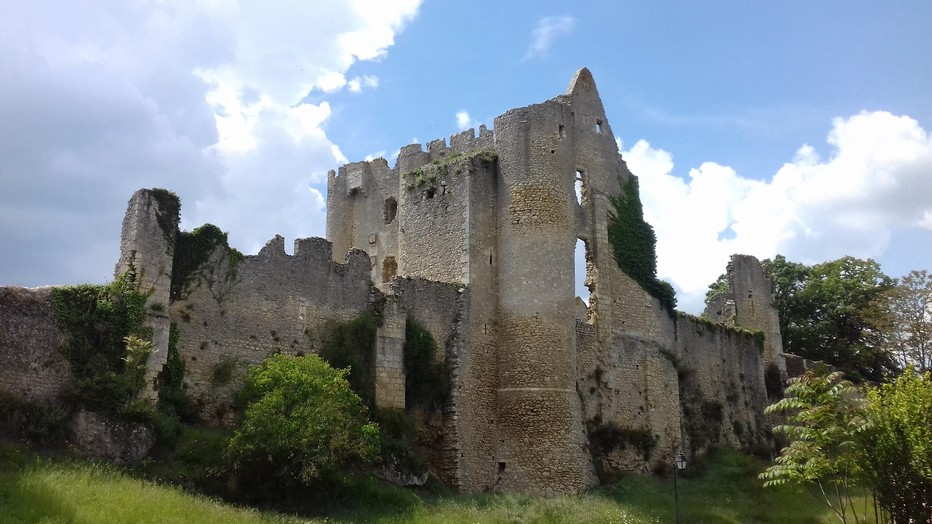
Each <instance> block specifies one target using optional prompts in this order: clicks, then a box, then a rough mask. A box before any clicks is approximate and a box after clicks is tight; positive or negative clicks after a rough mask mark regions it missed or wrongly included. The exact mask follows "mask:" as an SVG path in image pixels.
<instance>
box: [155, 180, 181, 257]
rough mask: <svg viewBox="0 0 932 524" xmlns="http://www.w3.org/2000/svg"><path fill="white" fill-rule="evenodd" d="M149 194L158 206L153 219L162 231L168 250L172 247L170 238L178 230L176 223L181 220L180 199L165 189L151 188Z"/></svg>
mask: <svg viewBox="0 0 932 524" xmlns="http://www.w3.org/2000/svg"><path fill="white" fill-rule="evenodd" d="M149 194H151V195H152V198H153V199H155V201H156V202H157V203H158V205H159V210H158V212H157V213H156V215H155V217H156V220H157V221H158V223H159V227H160V228H161V229H162V235H163V236H164V237H165V243H166V244H168V246H169V249H172V248H173V247H174V246H173V244H172V237H174V236H175V234H176V231H177V229H178V221H179V220H180V219H181V199H180V198H178V195H176V194H175V193H173V192H172V191H169V190H167V189H161V188H157V187H155V188H152V189H150V190H149Z"/></svg>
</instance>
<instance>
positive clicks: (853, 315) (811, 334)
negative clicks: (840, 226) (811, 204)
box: [764, 256, 897, 382]
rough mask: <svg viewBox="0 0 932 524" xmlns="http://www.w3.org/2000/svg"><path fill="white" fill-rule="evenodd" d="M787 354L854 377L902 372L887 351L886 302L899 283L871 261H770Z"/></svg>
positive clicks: (878, 377) (875, 378)
mask: <svg viewBox="0 0 932 524" xmlns="http://www.w3.org/2000/svg"><path fill="white" fill-rule="evenodd" d="M764 263H765V267H766V268H767V269H768V270H769V273H770V276H771V282H772V286H773V295H774V298H773V303H774V306H775V307H776V308H777V311H778V312H779V314H780V323H781V326H780V328H781V332H782V335H783V345H784V349H785V350H786V352H787V353H792V354H795V355H799V356H802V357H806V358H810V359H813V360H821V361H824V362H826V363H827V364H831V365H833V366H836V367H838V368H840V369H843V370H845V371H846V372H848V373H849V375H850V376H851V377H852V378H853V379H855V380H860V379H868V380H873V381H876V382H880V381H881V380H882V379H883V377H884V376H886V375H889V374H890V373H891V372H892V371H894V370H896V369H897V366H896V363H895V362H894V361H893V360H892V359H891V358H890V355H889V353H887V352H886V351H885V350H884V347H883V328H884V326H886V325H888V320H887V318H886V310H885V307H884V305H883V304H884V303H885V300H886V293H887V292H888V290H890V289H891V288H892V287H893V285H894V280H893V279H891V278H890V277H888V276H887V275H885V274H884V273H883V271H881V269H880V265H879V264H878V263H877V262H875V261H873V260H871V259H868V260H861V259H858V258H854V257H842V258H840V259H838V260H833V261H829V262H824V263H821V264H816V265H814V266H811V267H810V266H805V265H803V264H798V263H794V262H788V261H786V259H785V258H784V257H782V256H777V257H775V258H774V260H773V261H770V260H766V261H765V262H764Z"/></svg>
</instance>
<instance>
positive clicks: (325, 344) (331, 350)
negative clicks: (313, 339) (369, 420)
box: [320, 315, 378, 408]
mask: <svg viewBox="0 0 932 524" xmlns="http://www.w3.org/2000/svg"><path fill="white" fill-rule="evenodd" d="M377 329H378V324H377V323H376V320H375V318H373V317H372V316H371V315H361V316H359V317H358V318H356V319H355V320H353V321H351V322H331V323H329V324H328V325H326V326H325V327H324V330H323V331H324V332H323V336H322V337H321V340H322V345H321V348H320V356H321V357H322V358H323V359H324V360H326V361H327V363H329V364H330V365H331V366H332V367H334V368H338V369H339V368H346V367H349V368H350V372H349V374H348V375H347V376H346V379H347V381H349V383H350V387H351V388H352V389H353V391H354V392H355V393H356V394H357V395H359V396H360V397H361V398H362V399H363V401H364V402H365V403H366V405H368V406H369V407H370V408H372V407H374V406H375V336H376V330H377Z"/></svg>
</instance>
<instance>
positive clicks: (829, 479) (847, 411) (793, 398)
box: [760, 371, 869, 522]
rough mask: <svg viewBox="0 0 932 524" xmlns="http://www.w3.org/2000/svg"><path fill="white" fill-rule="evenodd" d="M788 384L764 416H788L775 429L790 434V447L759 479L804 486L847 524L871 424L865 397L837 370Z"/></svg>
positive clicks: (861, 471)
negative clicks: (864, 436)
mask: <svg viewBox="0 0 932 524" xmlns="http://www.w3.org/2000/svg"><path fill="white" fill-rule="evenodd" d="M788 384H789V385H788V387H787V388H786V396H785V397H784V398H783V399H782V400H780V401H778V402H776V403H775V404H772V405H770V406H769V407H768V408H767V410H766V413H768V414H770V413H781V414H783V415H785V416H786V418H787V421H788V423H787V424H783V425H779V426H776V427H775V428H774V432H775V433H783V434H784V435H786V437H787V439H788V440H789V444H788V445H787V446H786V447H784V448H783V450H782V451H781V452H780V456H779V457H777V458H776V463H775V464H774V465H772V466H770V467H769V468H767V470H766V471H765V472H763V473H761V475H760V478H761V480H764V486H765V487H766V486H778V485H781V484H786V483H794V484H800V485H803V486H805V487H806V488H807V489H809V491H810V493H812V494H813V496H815V497H816V498H818V499H819V500H821V501H822V502H824V503H825V504H826V505H827V506H828V507H830V508H831V509H832V511H834V512H835V514H836V515H837V516H838V518H839V519H841V521H842V522H846V519H847V518H848V516H849V514H851V512H852V505H853V501H852V498H851V493H852V490H853V489H854V487H855V486H856V481H857V479H858V478H859V476H860V475H862V473H863V469H862V467H861V464H862V462H861V458H862V457H861V451H860V448H859V445H858V442H859V441H858V434H859V433H862V432H864V431H865V429H866V428H867V427H868V425H869V424H868V420H867V418H866V417H865V413H864V402H863V398H862V397H861V396H860V394H859V393H858V391H857V390H856V389H855V388H854V386H853V385H852V384H851V382H849V381H847V380H844V379H843V374H842V373H841V372H837V371H836V372H832V373H828V374H822V373H817V372H813V371H809V372H807V373H806V374H804V375H802V376H800V377H794V378H791V379H790V380H789V381H788ZM854 518H855V521H857V516H856V515H855V517H854Z"/></svg>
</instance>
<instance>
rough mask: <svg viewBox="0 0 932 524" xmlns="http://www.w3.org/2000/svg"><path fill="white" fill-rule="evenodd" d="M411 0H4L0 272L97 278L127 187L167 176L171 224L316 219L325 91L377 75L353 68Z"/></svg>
mask: <svg viewBox="0 0 932 524" xmlns="http://www.w3.org/2000/svg"><path fill="white" fill-rule="evenodd" d="M419 6H420V0H391V1H385V0H349V1H343V0H326V1H319V2H313V3H308V2H299V3H295V2H288V1H285V0H270V1H268V2H261V3H257V2H237V1H235V0H210V1H203V2H188V1H182V0H163V1H159V2H123V1H119V0H100V1H99V2H93V3H90V4H89V3H84V2H81V3H69V2H65V3H60V2H53V1H52V0H8V1H5V2H2V3H0V71H3V72H4V81H2V82H0V122H3V125H2V126H0V151H4V152H5V153H4V158H3V162H2V163H0V184H2V185H3V187H4V189H3V191H0V240H2V241H3V245H4V250H3V254H2V255H0V283H3V284H20V285H30V286H31V285H41V284H47V283H75V282H88V281H90V282H101V281H105V280H107V279H109V278H111V276H112V275H111V274H110V271H111V268H112V267H113V262H114V261H115V260H116V258H117V255H118V243H119V235H120V224H121V217H122V215H123V212H124V211H125V202H126V201H127V200H128V198H129V196H130V195H131V194H132V193H133V191H134V190H136V189H138V188H140V187H164V188H167V189H171V190H174V191H175V192H177V193H178V194H179V196H180V197H181V198H182V200H183V209H182V218H183V226H184V227H187V228H190V227H194V226H198V225H200V224H201V223H204V222H212V223H215V224H217V225H218V226H220V227H221V228H222V229H224V230H228V231H230V239H231V242H232V243H233V244H234V245H235V246H236V247H238V248H240V249H242V250H244V251H247V252H254V251H255V250H256V249H258V248H259V247H261V245H263V244H264V242H265V241H266V240H268V239H269V238H271V237H272V236H273V235H275V234H276V233H280V234H282V235H284V236H286V237H289V238H294V237H296V236H308V235H312V234H322V233H323V221H324V215H323V198H322V191H324V190H325V189H324V186H323V181H324V179H325V176H324V175H325V173H326V170H327V169H329V168H331V167H332V166H333V165H334V164H336V163H339V162H341V161H344V160H345V158H344V157H343V155H342V153H341V152H340V150H339V148H338V147H337V146H336V145H335V144H333V143H332V142H331V141H330V139H329V138H328V137H327V135H326V133H325V131H324V127H325V124H326V121H327V119H328V118H330V116H331V107H330V105H329V103H328V102H327V101H326V100H325V98H326V96H327V95H328V94H330V93H333V92H336V91H338V90H341V89H349V90H356V89H357V88H358V89H359V90H361V89H363V88H375V87H377V86H378V78H377V77H375V76H358V75H356V76H353V75H352V74H351V72H352V71H351V68H352V67H353V65H354V64H355V63H356V62H358V61H361V60H378V59H381V58H382V57H384V56H385V55H386V53H387V52H388V49H389V48H390V47H391V46H392V45H393V44H394V41H395V37H396V35H397V34H398V33H399V32H400V31H402V30H403V29H404V27H405V26H406V24H407V23H408V22H410V21H411V20H412V19H413V17H415V16H416V14H417V11H418V8H419ZM312 92H316V93H317V96H316V97H315V100H317V101H316V102H315V103H313V104H311V103H301V101H302V100H304V99H305V98H306V97H307V95H308V94H309V93H312ZM23 224H30V227H28V228H26V227H23ZM75 253H81V256H80V257H79V256H76V255H74V254H75Z"/></svg>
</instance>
